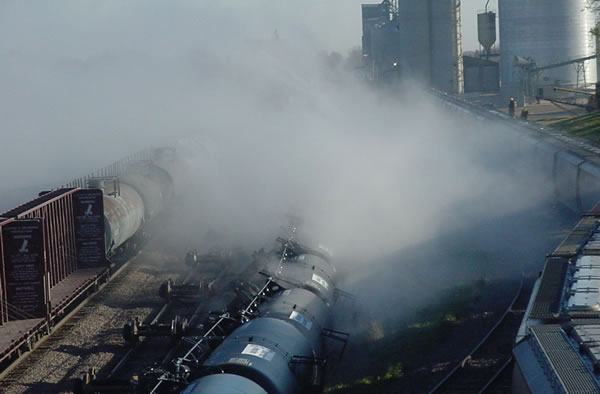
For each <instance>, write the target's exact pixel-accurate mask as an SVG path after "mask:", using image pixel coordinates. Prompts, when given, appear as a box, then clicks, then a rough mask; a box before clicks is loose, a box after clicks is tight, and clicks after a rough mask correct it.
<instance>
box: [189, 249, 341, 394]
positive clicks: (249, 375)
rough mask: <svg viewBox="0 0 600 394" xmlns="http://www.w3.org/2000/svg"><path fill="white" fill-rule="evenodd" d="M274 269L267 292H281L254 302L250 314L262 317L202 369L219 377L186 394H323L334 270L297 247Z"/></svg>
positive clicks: (239, 330) (322, 256)
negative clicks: (217, 388) (217, 387)
mask: <svg viewBox="0 0 600 394" xmlns="http://www.w3.org/2000/svg"><path fill="white" fill-rule="evenodd" d="M294 246H295V247H294ZM272 268H273V269H271V270H270V271H271V273H272V274H273V275H272V276H271V277H270V278H269V281H268V282H267V285H265V287H264V288H263V289H266V288H268V287H269V282H273V283H277V285H275V286H274V287H271V288H275V289H277V291H276V292H275V293H274V294H271V295H270V297H269V299H268V300H267V301H265V302H263V303H262V304H260V305H258V304H257V303H256V302H255V301H254V300H253V301H252V302H251V303H250V305H249V308H251V309H249V310H250V311H251V312H252V313H253V316H258V317H255V318H253V319H249V320H248V321H247V322H246V323H244V324H242V325H241V326H239V327H238V328H237V329H235V330H234V331H233V332H232V333H231V334H230V335H229V336H228V337H227V338H226V339H225V340H224V341H223V342H222V343H221V344H220V345H219V346H218V347H217V348H216V349H215V350H214V351H213V352H212V353H211V354H210V356H209V357H208V358H207V359H206V361H205V362H204V363H203V368H204V370H207V371H219V372H220V374H216V375H215V374H211V375H208V376H205V377H202V378H200V379H198V380H196V381H194V382H193V383H192V384H191V385H190V386H189V387H188V388H187V389H186V390H185V391H184V392H185V393H202V392H211V391H210V387H211V384H212V382H217V381H218V382H220V384H223V387H222V388H221V389H220V390H221V391H219V392H220V393H240V392H268V393H282V394H283V393H306V392H321V391H322V390H323V385H324V379H323V375H324V371H325V369H324V366H325V362H326V359H327V354H326V349H325V347H326V346H325V343H324V341H325V340H326V338H327V337H328V336H330V337H331V335H328V334H330V333H336V332H335V331H332V330H328V329H327V327H329V326H330V325H331V322H332V309H333V304H334V303H335V301H336V298H337V296H338V292H336V288H335V283H334V277H335V268H334V267H333V265H331V263H330V261H329V259H328V258H327V256H326V255H325V254H324V253H321V252H318V253H311V252H310V249H308V248H304V247H302V246H300V245H297V244H293V243H287V244H286V245H285V248H284V251H283V255H282V258H281V259H280V260H279V261H278V262H277V264H276V265H274V267H272ZM259 298H260V293H259ZM254 308H256V311H255V310H254ZM247 309H248V308H247ZM337 334H341V335H342V336H343V335H345V337H344V338H345V339H347V334H344V333H337ZM335 339H339V338H335ZM234 376H235V377H234ZM257 385H258V386H259V387H260V388H261V389H262V390H263V391H256V390H257V387H256V386H257ZM205 390H206V391H205ZM215 392H216V391H215Z"/></svg>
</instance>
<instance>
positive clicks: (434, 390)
mask: <svg viewBox="0 0 600 394" xmlns="http://www.w3.org/2000/svg"><path fill="white" fill-rule="evenodd" d="M524 283H525V273H524V272H521V283H520V284H519V288H518V289H517V291H516V292H515V295H514V297H513V299H512V301H511V303H510V305H509V306H508V308H506V311H504V313H503V314H502V316H501V317H500V319H498V321H497V322H496V324H494V326H493V327H492V328H491V329H490V330H489V331H488V333H487V334H486V335H485V336H484V337H483V339H482V340H481V341H479V343H478V344H477V345H475V347H474V348H473V349H472V350H471V351H470V352H469V354H467V355H466V356H465V357H464V358H463V359H462V360H461V361H460V362H459V363H458V364H457V365H456V366H455V367H454V368H452V370H451V371H450V372H449V373H448V374H447V375H446V376H445V377H444V378H443V379H442V380H441V381H440V382H439V383H438V384H437V385H435V387H434V388H433V389H431V390H430V391H429V393H428V394H433V393H435V392H436V391H437V390H438V389H439V388H440V387H441V386H442V385H443V384H444V383H446V382H447V381H448V380H449V379H450V378H451V377H452V376H453V375H454V374H455V373H456V371H458V369H459V368H461V366H462V365H464V363H465V362H467V361H468V360H469V359H470V358H471V356H472V355H473V354H474V353H475V352H476V351H477V350H479V348H480V347H481V346H482V345H483V344H484V343H485V341H487V340H488V338H489V337H490V336H491V335H492V333H493V332H494V331H496V329H497V328H498V326H499V325H500V324H501V323H502V322H503V321H504V319H505V318H506V316H508V314H509V313H510V312H511V310H512V308H513V306H514V305H515V303H516V302H517V299H518V298H519V295H521V291H522V290H523V284H524Z"/></svg>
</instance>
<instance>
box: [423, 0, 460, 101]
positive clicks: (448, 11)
mask: <svg viewBox="0 0 600 394" xmlns="http://www.w3.org/2000/svg"><path fill="white" fill-rule="evenodd" d="M460 7H461V3H460V0H431V3H430V14H429V15H430V18H429V24H430V32H431V60H432V61H431V64H432V73H431V77H432V86H433V87H435V88H437V89H440V90H442V91H444V92H448V93H462V92H463V90H464V79H463V75H464V73H463V53H462V33H461V30H462V27H461V14H460Z"/></svg>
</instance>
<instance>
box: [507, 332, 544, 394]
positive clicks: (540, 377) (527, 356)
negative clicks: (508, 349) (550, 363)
mask: <svg viewBox="0 0 600 394" xmlns="http://www.w3.org/2000/svg"><path fill="white" fill-rule="evenodd" d="M534 342H535V338H529V339H527V340H525V341H521V342H520V343H519V344H518V345H517V346H515V348H514V349H513V356H514V358H515V360H516V361H517V365H518V366H519V369H520V370H521V373H522V375H523V378H524V379H525V382H526V383H527V386H528V387H529V390H531V392H532V393H533V394H538V393H539V394H543V393H552V392H554V389H553V387H552V380H550V376H549V375H547V374H546V371H547V369H545V368H544V366H543V365H542V363H545V362H547V360H539V359H538V357H537V354H536V349H535V346H536V345H535V343H534Z"/></svg>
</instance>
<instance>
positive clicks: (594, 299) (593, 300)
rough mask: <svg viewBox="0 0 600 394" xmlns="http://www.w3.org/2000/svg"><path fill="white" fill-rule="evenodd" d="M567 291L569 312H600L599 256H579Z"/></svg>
mask: <svg viewBox="0 0 600 394" xmlns="http://www.w3.org/2000/svg"><path fill="white" fill-rule="evenodd" d="M575 268H576V271H575V273H574V274H573V281H572V283H571V286H570V289H569V300H568V303H567V304H568V308H569V311H587V312H590V311H592V312H599V311H600V256H580V257H579V258H578V259H577V261H576V262H575Z"/></svg>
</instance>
